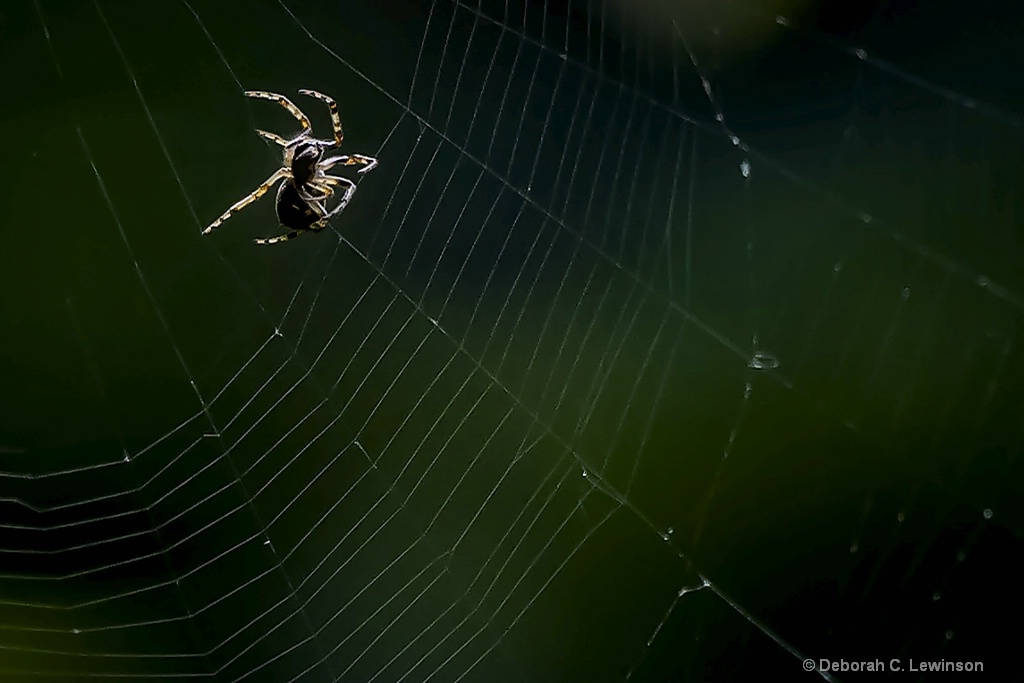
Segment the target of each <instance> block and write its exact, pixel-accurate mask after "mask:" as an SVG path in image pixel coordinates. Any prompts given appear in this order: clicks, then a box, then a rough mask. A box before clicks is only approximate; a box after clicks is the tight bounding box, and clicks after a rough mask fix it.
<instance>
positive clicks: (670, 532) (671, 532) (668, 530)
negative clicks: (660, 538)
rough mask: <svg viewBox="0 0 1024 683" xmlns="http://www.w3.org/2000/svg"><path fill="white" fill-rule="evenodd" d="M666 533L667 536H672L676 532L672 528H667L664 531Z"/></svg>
mask: <svg viewBox="0 0 1024 683" xmlns="http://www.w3.org/2000/svg"><path fill="white" fill-rule="evenodd" d="M666 531H667V532H668V535H669V536H671V535H672V534H674V533H675V532H676V530H675V529H674V528H673V527H669V528H668V529H666Z"/></svg>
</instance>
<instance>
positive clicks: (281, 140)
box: [256, 128, 288, 147]
mask: <svg viewBox="0 0 1024 683" xmlns="http://www.w3.org/2000/svg"><path fill="white" fill-rule="evenodd" d="M256 132H257V133H259V136H260V137H261V138H263V139H264V140H270V141H271V142H273V143H274V144H277V145H281V146H282V147H287V146H288V141H287V140H285V139H284V138H283V137H281V136H280V135H277V134H275V133H269V132H267V131H265V130H260V129H259V128H257V129H256Z"/></svg>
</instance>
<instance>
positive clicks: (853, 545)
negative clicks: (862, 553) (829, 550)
mask: <svg viewBox="0 0 1024 683" xmlns="http://www.w3.org/2000/svg"><path fill="white" fill-rule="evenodd" d="M859 549H860V546H859V545H857V544H856V543H851V544H850V554H851V555H854V554H856V553H857V551H858V550H859Z"/></svg>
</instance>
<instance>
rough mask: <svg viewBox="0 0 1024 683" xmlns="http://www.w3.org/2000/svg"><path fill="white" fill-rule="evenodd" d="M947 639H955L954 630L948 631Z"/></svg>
mask: <svg viewBox="0 0 1024 683" xmlns="http://www.w3.org/2000/svg"><path fill="white" fill-rule="evenodd" d="M946 640H953V632H952V631H946Z"/></svg>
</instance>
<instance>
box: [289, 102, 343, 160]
mask: <svg viewBox="0 0 1024 683" xmlns="http://www.w3.org/2000/svg"><path fill="white" fill-rule="evenodd" d="M299 94H300V95H306V96H307V97H315V98H316V99H318V100H320V101H321V102H326V103H327V107H328V108H329V109H330V110H331V123H332V124H334V146H335V147H341V141H342V140H344V139H345V133H344V132H342V130H341V117H340V116H338V104H337V103H336V102H335V101H334V98H332V97H328V96H327V95H324V94H323V93H319V92H317V91H316V90H306V89H303V90H300V91H299Z"/></svg>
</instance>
